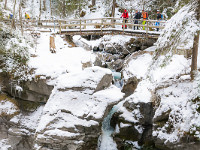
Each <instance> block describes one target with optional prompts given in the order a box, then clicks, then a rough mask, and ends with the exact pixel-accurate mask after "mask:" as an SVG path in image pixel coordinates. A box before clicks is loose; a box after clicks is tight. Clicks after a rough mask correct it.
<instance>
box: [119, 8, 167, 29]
mask: <svg viewBox="0 0 200 150" xmlns="http://www.w3.org/2000/svg"><path fill="white" fill-rule="evenodd" d="M121 18H124V19H125V23H127V22H128V18H129V16H128V12H127V10H126V9H125V10H124V12H123V13H122V16H121ZM141 19H142V25H143V30H145V27H144V25H145V24H146V21H147V20H148V13H147V12H146V11H144V10H142V13H141V12H139V11H138V10H136V11H135V16H134V24H139V23H140V20H141ZM162 19H163V15H162V14H161V13H160V11H159V10H157V20H158V21H157V22H156V23H155V26H159V25H160V20H162ZM123 28H124V26H123V25H122V29H123ZM125 29H127V25H125ZM133 29H134V30H135V29H136V26H134V27H133ZM138 29H139V26H137V30H138ZM157 31H159V28H157Z"/></svg>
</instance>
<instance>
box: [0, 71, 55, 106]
mask: <svg viewBox="0 0 200 150" xmlns="http://www.w3.org/2000/svg"><path fill="white" fill-rule="evenodd" d="M1 78H3V79H4V80H3V83H2V84H3V86H4V88H3V89H2V91H3V92H6V93H8V94H9V95H11V96H13V97H16V98H19V99H22V100H27V101H34V102H43V103H46V102H47V100H48V98H49V96H50V94H51V91H52V90H53V86H51V85H48V84H47V80H46V79H38V80H36V81H34V80H32V81H24V82H21V83H20V84H17V83H15V82H14V81H13V80H12V79H11V78H10V77H9V76H7V75H2V74H1ZM16 85H17V86H16ZM18 85H19V86H20V87H21V89H18V88H16V87H18Z"/></svg>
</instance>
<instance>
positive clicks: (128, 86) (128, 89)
mask: <svg viewBox="0 0 200 150" xmlns="http://www.w3.org/2000/svg"><path fill="white" fill-rule="evenodd" d="M137 85H138V79H137V78H136V77H131V78H129V79H128V80H127V81H124V85H123V87H122V92H123V93H125V97H128V96H130V95H131V94H133V92H134V91H135V89H136V88H137Z"/></svg>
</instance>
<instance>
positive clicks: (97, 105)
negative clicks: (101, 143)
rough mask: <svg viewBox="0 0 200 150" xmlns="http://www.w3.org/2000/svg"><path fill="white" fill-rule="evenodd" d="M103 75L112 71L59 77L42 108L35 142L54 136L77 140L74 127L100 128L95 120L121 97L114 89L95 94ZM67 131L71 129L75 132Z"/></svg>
mask: <svg viewBox="0 0 200 150" xmlns="http://www.w3.org/2000/svg"><path fill="white" fill-rule="evenodd" d="M106 75H111V71H110V70H108V69H102V68H100V67H92V68H87V69H85V70H83V71H82V72H79V73H76V74H75V73H71V74H68V75H62V76H60V77H59V78H58V80H57V83H56V86H55V88H54V90H53V92H52V94H51V96H50V98H49V100H48V102H47V104H46V105H45V107H44V110H43V115H42V117H41V120H40V123H39V125H38V128H37V133H38V135H37V139H38V140H41V138H43V137H44V135H48V136H51V135H52V136H53V135H55V134H56V135H57V136H64V137H65V138H67V137H68V138H72V137H73V136H78V137H79V136H80V135H79V134H78V133H81V131H79V132H78V129H76V127H77V126H81V127H90V126H99V122H98V121H99V120H102V119H103V116H104V113H105V110H106V109H107V107H108V105H111V104H113V103H116V102H118V101H120V99H122V97H123V95H124V94H123V93H121V91H120V89H119V88H117V87H115V86H108V87H107V88H106V89H101V90H100V91H98V92H95V88H96V87H97V86H98V84H99V83H100V82H101V80H102V79H103V78H104V77H105V76H106ZM111 76H112V75H111ZM104 82H105V81H104ZM109 82H111V81H109ZM57 128H58V129H60V130H62V131H63V130H64V131H63V134H62V135H60V134H61V133H57V132H55V131H54V130H55V129H57ZM65 128H67V130H66V129H65ZM70 128H74V131H71V130H70ZM68 129H69V130H68ZM68 132H70V133H68ZM66 136H67V137H66ZM78 137H77V138H78Z"/></svg>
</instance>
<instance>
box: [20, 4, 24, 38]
mask: <svg viewBox="0 0 200 150" xmlns="http://www.w3.org/2000/svg"><path fill="white" fill-rule="evenodd" d="M19 20H20V26H21V33H22V35H23V34H24V30H23V24H22V0H20V4H19Z"/></svg>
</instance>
